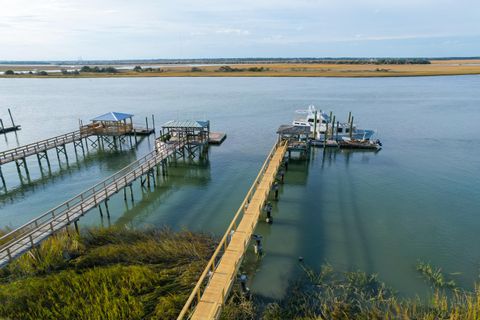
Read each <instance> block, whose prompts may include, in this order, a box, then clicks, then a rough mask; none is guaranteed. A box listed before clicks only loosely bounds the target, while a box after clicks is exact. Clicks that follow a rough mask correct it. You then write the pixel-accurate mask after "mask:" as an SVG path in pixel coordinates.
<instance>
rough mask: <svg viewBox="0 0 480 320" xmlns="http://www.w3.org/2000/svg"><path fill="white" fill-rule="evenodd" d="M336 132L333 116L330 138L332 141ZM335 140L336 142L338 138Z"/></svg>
mask: <svg viewBox="0 0 480 320" xmlns="http://www.w3.org/2000/svg"><path fill="white" fill-rule="evenodd" d="M336 131H338V128H337V130H336ZM336 131H335V116H333V120H332V135H331V136H330V138H331V139H333V134H334V133H335V132H336ZM335 140H336V138H335Z"/></svg>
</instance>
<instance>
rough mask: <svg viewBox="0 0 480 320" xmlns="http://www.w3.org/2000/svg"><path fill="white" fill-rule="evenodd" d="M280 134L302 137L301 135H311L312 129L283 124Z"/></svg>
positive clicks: (279, 129)
mask: <svg viewBox="0 0 480 320" xmlns="http://www.w3.org/2000/svg"><path fill="white" fill-rule="evenodd" d="M277 133H278V134H292V135H300V134H309V133H310V127H307V126H294V125H290V124H282V125H281V126H280V127H279V128H278V130H277Z"/></svg>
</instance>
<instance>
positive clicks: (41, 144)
mask: <svg viewBox="0 0 480 320" xmlns="http://www.w3.org/2000/svg"><path fill="white" fill-rule="evenodd" d="M82 129H83V128H81V130H76V131H72V132H68V133H65V134H62V135H59V136H56V137H53V138H48V139H44V140H40V141H37V142H33V143H29V144H26V145H24V146H20V147H17V148H13V149H9V150H6V151H2V152H0V160H4V161H5V160H10V161H11V160H13V159H14V158H15V156H18V155H22V156H26V152H28V151H31V150H34V151H37V150H39V149H42V148H49V147H51V148H53V147H56V146H58V144H63V143H64V142H66V141H67V140H68V139H73V140H76V139H80V138H85V137H88V136H90V135H91V134H92V132H91V131H89V132H83V131H82ZM52 144H53V146H51V145H52Z"/></svg>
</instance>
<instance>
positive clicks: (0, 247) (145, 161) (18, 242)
mask: <svg viewBox="0 0 480 320" xmlns="http://www.w3.org/2000/svg"><path fill="white" fill-rule="evenodd" d="M73 137H74V135H72V138H73ZM183 144H184V143H183V142H177V143H163V142H160V141H158V140H157V141H156V150H154V151H152V152H150V153H149V154H147V155H146V156H144V157H142V158H141V159H139V160H137V161H135V162H133V163H132V164H130V165H128V166H126V167H125V168H123V169H122V170H120V171H118V172H117V173H115V174H114V175H112V176H110V177H109V178H107V179H105V180H104V181H102V182H100V183H98V184H97V185H95V186H94V187H92V188H90V189H88V190H86V191H84V192H82V193H81V194H79V195H77V196H76V197H74V198H72V199H70V200H68V201H66V202H65V203H63V204H61V205H60V206H58V207H56V208H54V209H52V210H49V211H47V212H46V213H44V214H42V215H41V216H39V217H38V218H35V219H33V220H31V221H30V222H28V223H26V224H24V225H23V226H21V227H19V228H17V229H15V230H13V231H11V232H9V233H7V234H6V235H4V236H2V237H1V238H0V267H2V266H4V265H6V264H7V263H9V262H10V261H11V260H12V259H14V258H16V257H18V256H19V255H21V254H22V253H24V252H25V251H27V250H29V249H31V248H32V247H34V246H36V245H38V244H39V243H40V242H41V241H42V240H44V239H46V238H47V237H49V236H50V235H52V234H53V233H55V232H56V231H57V230H59V229H61V228H64V227H65V226H67V225H69V224H70V223H72V222H75V221H77V220H78V219H79V218H80V217H81V216H83V215H84V214H85V213H86V212H87V211H89V210H91V209H93V208H95V207H96V206H98V205H99V204H100V203H102V202H103V201H105V200H108V198H109V197H111V196H112V195H114V194H115V193H117V192H119V191H121V190H122V189H123V188H124V187H126V186H128V185H129V184H131V183H132V182H133V181H134V180H136V179H137V178H139V177H141V176H142V175H145V174H147V173H148V172H149V171H150V170H152V169H153V168H154V167H155V166H156V165H158V164H160V163H161V161H163V160H164V159H166V158H167V157H168V156H170V155H172V154H173V153H174V152H176V151H177V150H178V149H179V148H182V147H183Z"/></svg>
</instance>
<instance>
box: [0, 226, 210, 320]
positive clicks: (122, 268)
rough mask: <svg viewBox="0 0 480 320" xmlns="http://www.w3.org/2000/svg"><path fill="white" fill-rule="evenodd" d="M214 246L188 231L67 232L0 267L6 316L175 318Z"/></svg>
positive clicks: (1, 313)
mask: <svg viewBox="0 0 480 320" xmlns="http://www.w3.org/2000/svg"><path fill="white" fill-rule="evenodd" d="M214 248H215V241H214V240H213V239H212V237H210V236H207V235H203V234H193V233H190V232H187V231H182V232H172V231H170V230H167V229H162V230H155V229H152V230H143V231H136V230H128V229H119V228H107V229H100V228H99V229H90V230H85V231H84V232H82V235H81V236H78V235H76V234H75V233H73V232H71V233H70V234H68V233H66V232H62V233H59V234H57V235H55V236H53V237H51V238H49V239H47V240H46V241H44V242H43V243H42V244H41V245H40V247H39V248H36V249H34V250H31V251H30V252H28V253H26V254H25V255H23V256H22V257H20V258H19V259H17V260H15V261H14V262H12V263H11V264H9V265H8V266H7V267H6V268H3V269H0V319H3V318H5V319H173V318H175V317H176V315H178V313H179V312H180V310H181V308H182V307H183V304H184V303H185V301H186V299H187V298H188V295H189V294H190V291H191V290H192V289H193V287H194V285H195V284H196V281H197V279H198V277H199V275H200V274H201V272H202V271H203V268H204V266H205V264H206V261H207V260H208V259H209V258H210V255H211V254H212V252H213V250H214Z"/></svg>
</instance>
